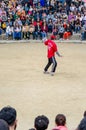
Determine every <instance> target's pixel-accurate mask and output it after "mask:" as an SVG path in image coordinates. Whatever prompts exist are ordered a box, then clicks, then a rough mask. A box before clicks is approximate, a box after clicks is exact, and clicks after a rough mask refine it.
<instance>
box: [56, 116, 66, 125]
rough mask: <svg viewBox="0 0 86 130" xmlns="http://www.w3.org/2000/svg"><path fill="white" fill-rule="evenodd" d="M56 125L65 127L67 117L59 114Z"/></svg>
mask: <svg viewBox="0 0 86 130" xmlns="http://www.w3.org/2000/svg"><path fill="white" fill-rule="evenodd" d="M55 123H56V125H57V126H65V124H66V117H65V115H63V114H58V115H57V116H56V118H55Z"/></svg>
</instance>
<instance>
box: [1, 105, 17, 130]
mask: <svg viewBox="0 0 86 130" xmlns="http://www.w3.org/2000/svg"><path fill="white" fill-rule="evenodd" d="M16 117H17V112H16V110H15V108H13V107H10V106H7V107H3V108H2V109H1V111H0V119H3V120H5V121H6V122H7V123H8V125H9V127H14V129H16V126H17V120H16Z"/></svg>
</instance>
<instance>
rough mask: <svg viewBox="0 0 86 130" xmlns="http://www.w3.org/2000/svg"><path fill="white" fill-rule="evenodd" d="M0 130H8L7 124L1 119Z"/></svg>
mask: <svg viewBox="0 0 86 130" xmlns="http://www.w3.org/2000/svg"><path fill="white" fill-rule="evenodd" d="M0 130H9V126H8V124H7V122H6V121H4V120H2V119H0Z"/></svg>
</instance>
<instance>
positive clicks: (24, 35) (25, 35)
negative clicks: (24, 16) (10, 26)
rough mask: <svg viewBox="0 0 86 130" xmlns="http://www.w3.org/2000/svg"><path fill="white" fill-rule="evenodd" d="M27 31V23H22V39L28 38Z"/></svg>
mask: <svg viewBox="0 0 86 130" xmlns="http://www.w3.org/2000/svg"><path fill="white" fill-rule="evenodd" d="M28 31H29V26H28V24H27V23H25V25H23V27H22V34H23V36H22V38H24V39H27V38H28Z"/></svg>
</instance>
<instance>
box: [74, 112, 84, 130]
mask: <svg viewBox="0 0 86 130" xmlns="http://www.w3.org/2000/svg"><path fill="white" fill-rule="evenodd" d="M76 130H86V111H85V112H84V114H83V119H82V120H81V121H80V124H79V125H78V127H77V129H76Z"/></svg>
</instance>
